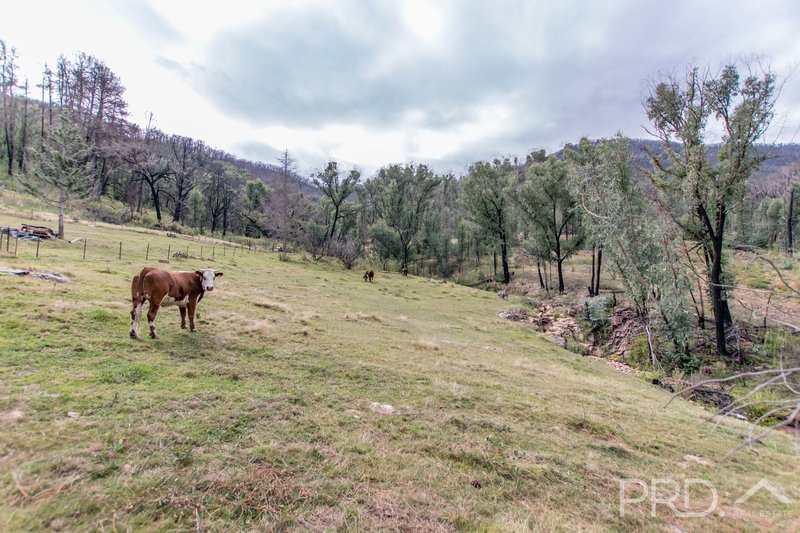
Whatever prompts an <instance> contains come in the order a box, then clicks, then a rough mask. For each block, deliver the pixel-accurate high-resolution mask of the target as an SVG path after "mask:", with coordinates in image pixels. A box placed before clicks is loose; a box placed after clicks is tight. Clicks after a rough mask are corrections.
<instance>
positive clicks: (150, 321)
mask: <svg viewBox="0 0 800 533" xmlns="http://www.w3.org/2000/svg"><path fill="white" fill-rule="evenodd" d="M158 301H159V300H156V299H155V298H150V309H148V311H147V325H149V326H150V338H151V339H157V338H158V335H156V315H157V314H158V309H159V308H160V307H161V304H158V303H156V302H158Z"/></svg>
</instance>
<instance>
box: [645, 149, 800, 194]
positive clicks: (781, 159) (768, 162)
mask: <svg viewBox="0 0 800 533" xmlns="http://www.w3.org/2000/svg"><path fill="white" fill-rule="evenodd" d="M675 148H676V149H679V147H678V146H677V145H676V146H675ZM718 149H719V145H714V144H712V145H709V147H708V157H709V158H710V159H711V160H713V161H716V158H717V151H718ZM631 151H632V155H633V161H634V165H635V166H636V167H637V168H647V169H649V168H651V166H652V165H651V163H650V159H649V156H648V152H652V153H654V154H660V153H661V142H660V141H655V140H646V139H631ZM759 153H760V154H762V155H764V156H765V157H766V159H765V160H764V161H763V162H762V163H761V165H760V166H759V167H758V169H757V170H756V172H755V173H754V174H753V176H752V177H751V178H750V184H751V187H753V189H754V191H755V192H757V193H759V194H760V195H763V194H764V193H766V194H767V195H771V196H780V195H781V194H783V191H784V190H785V187H786V176H785V175H786V174H787V173H789V172H791V171H792V170H795V169H797V168H798V167H800V144H796V143H795V144H775V145H761V146H759Z"/></svg>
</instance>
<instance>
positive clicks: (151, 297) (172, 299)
mask: <svg viewBox="0 0 800 533" xmlns="http://www.w3.org/2000/svg"><path fill="white" fill-rule="evenodd" d="M221 275H222V272H216V271H214V270H213V269H211V268H207V269H205V270H195V271H194V272H168V271H166V270H161V269H159V268H151V267H145V268H143V269H142V271H141V272H139V273H138V274H137V275H135V276H134V277H133V283H131V301H132V304H133V309H131V338H133V339H138V338H139V315H140V314H141V312H142V305H144V302H145V300H147V301H149V302H150V308H149V309H148V311H147V323H148V324H149V325H150V337H151V338H153V339H156V338H158V335H156V315H157V314H158V310H159V309H160V308H161V307H162V306H164V307H167V306H170V305H177V306H178V309H180V312H181V329H186V310H187V308H188V310H189V329H190V330H191V331H194V330H195V327H194V311H195V308H196V307H197V302H199V301H200V300H202V299H203V294H205V291H213V290H214V279H215V278H216V277H217V276H221Z"/></svg>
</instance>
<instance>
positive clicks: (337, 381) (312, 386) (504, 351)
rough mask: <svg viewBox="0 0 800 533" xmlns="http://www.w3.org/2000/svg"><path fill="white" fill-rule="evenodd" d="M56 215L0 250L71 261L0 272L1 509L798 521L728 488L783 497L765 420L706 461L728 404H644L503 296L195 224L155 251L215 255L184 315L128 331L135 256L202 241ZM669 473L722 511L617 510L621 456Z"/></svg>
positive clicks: (158, 525) (425, 518)
mask: <svg viewBox="0 0 800 533" xmlns="http://www.w3.org/2000/svg"><path fill="white" fill-rule="evenodd" d="M21 221H22V220H20V219H19V218H18V217H17V216H16V215H12V214H9V213H7V212H6V213H3V212H2V211H0V225H7V224H9V223H11V224H12V225H18V224H19V223H20V222H21ZM78 236H84V237H86V238H88V246H87V258H86V260H83V259H82V251H83V241H79V242H77V243H75V244H68V243H66V242H46V243H42V246H41V248H40V258H39V259H38V260H37V259H35V258H34V256H33V253H34V252H35V245H33V246H32V245H31V244H30V243H22V242H21V243H20V249H19V252H18V256H17V257H16V258H15V257H10V256H9V255H7V254H5V251H4V247H3V252H2V253H0V264H2V265H7V266H12V267H25V268H27V267H35V268H39V269H44V270H54V271H58V272H62V273H68V275H70V276H71V277H73V278H74V282H72V283H67V284H53V283H52V282H45V281H41V280H37V279H32V278H27V277H16V276H14V277H12V276H0V417H2V425H0V530H3V531H12V530H13V531H16V530H24V531H30V530H43V529H47V528H48V527H54V528H61V529H64V530H69V531H89V530H106V531H113V530H117V531H125V530H128V529H130V530H133V531H141V530H160V531H188V530H192V531H195V530H197V528H198V527H200V528H201V529H203V530H224V531H229V530H264V529H266V530H279V529H280V530H298V531H300V530H309V529H311V530H325V529H331V530H351V531H361V530H365V529H383V530H403V531H411V530H419V531H432V530H465V531H475V530H482V531H509V530H512V531H526V530H541V529H546V530H552V529H555V530H564V531H574V530H578V529H581V530H586V531H600V530H625V531H642V530H654V531H656V530H664V529H669V528H670V527H672V526H675V527H678V528H680V529H681V530H693V531H694V530H715V531H720V530H722V531H738V530H742V529H749V530H764V529H773V530H784V531H788V530H792V529H797V527H798V516H800V515H799V514H798V513H799V512H800V509H798V506H797V505H796V504H794V505H789V506H785V505H783V504H780V503H779V502H776V501H774V500H772V499H770V498H769V497H768V496H765V495H764V494H763V493H759V494H758V495H756V496H755V497H754V498H753V499H751V500H750V501H749V502H748V503H747V504H746V505H745V506H737V507H735V506H734V505H733V501H734V500H735V499H736V498H737V497H738V496H739V495H741V494H743V493H744V492H745V491H746V490H747V489H748V488H750V487H751V486H752V485H753V484H754V483H756V482H758V481H759V480H761V479H762V478H766V479H768V480H769V481H770V482H772V483H773V484H774V485H776V486H778V487H780V488H781V489H782V490H783V491H784V492H785V493H786V495H787V496H789V497H790V498H791V499H792V500H793V501H794V502H798V501H800V487H799V486H798V484H797V483H796V480H797V474H798V470H797V465H798V461H797V456H796V455H795V450H794V448H793V446H792V443H791V441H790V439H789V437H788V436H787V435H784V434H778V435H775V436H774V437H773V438H770V439H768V440H767V441H766V442H764V444H763V445H761V446H759V447H758V448H757V449H756V452H757V453H753V452H750V451H742V452H739V453H738V454H736V455H734V456H733V457H732V458H731V459H729V460H727V461H723V456H724V455H725V454H726V453H727V452H728V451H730V450H731V449H733V448H735V447H737V446H738V445H739V444H740V443H741V442H742V441H741V435H742V434H743V433H744V432H745V430H746V426H745V425H744V424H741V423H738V422H735V421H730V422H726V423H724V424H722V426H721V427H720V428H719V429H718V430H717V431H716V432H714V433H711V434H709V429H710V426H709V425H708V424H705V423H704V422H703V421H704V419H705V418H706V417H707V416H708V415H709V413H708V412H707V411H705V410H703V409H701V408H700V407H697V406H695V405H692V404H689V403H687V402H684V401H682V400H681V401H678V402H677V403H673V405H671V406H670V407H669V408H667V409H664V408H663V406H664V404H665V403H666V401H667V400H668V398H669V396H668V394H667V393H666V392H665V391H663V390H660V389H657V388H655V387H652V386H650V385H648V384H647V383H645V382H643V381H641V380H638V379H636V378H633V377H630V376H627V375H623V374H620V373H616V372H615V371H614V370H612V369H610V368H608V367H607V366H606V365H604V364H603V363H602V362H597V361H593V360H589V359H586V358H582V357H580V356H579V355H576V354H573V353H570V352H567V351H564V350H561V349H559V348H557V347H556V346H554V345H553V344H551V343H550V342H548V341H546V340H544V339H543V338H542V337H541V336H539V335H537V334H536V333H534V332H533V331H532V330H531V329H528V328H525V327H521V326H519V325H515V324H511V323H508V322H505V321H503V320H501V319H500V318H498V317H497V312H498V311H499V310H501V309H502V308H504V307H510V306H512V305H517V304H518V302H503V301H501V300H499V299H498V298H497V297H496V295H495V294H494V293H492V292H486V291H478V290H473V289H469V288H465V287H460V286H454V285H452V284H447V285H442V284H440V283H431V282H430V281H429V280H428V279H427V278H421V277H413V276H409V277H408V278H404V277H402V276H400V275H399V274H394V273H384V272H377V275H376V278H375V282H374V283H372V284H370V283H365V282H364V281H363V280H362V279H361V276H360V274H361V272H360V271H359V270H354V271H352V272H348V271H344V270H341V269H340V268H339V267H338V266H336V265H334V264H329V263H327V262H311V261H304V260H302V258H300V257H298V256H292V257H291V260H290V261H288V262H281V261H279V260H278V256H277V254H264V253H247V252H246V251H245V252H244V253H243V252H242V251H241V250H237V252H236V255H235V257H234V256H233V250H232V249H231V248H228V249H226V250H225V252H224V255H223V253H222V251H221V247H220V245H219V244H217V245H215V246H216V247H215V249H214V261H213V262H210V261H207V260H201V259H188V260H181V259H172V261H171V263H170V265H169V268H171V269H174V270H190V269H192V270H193V269H195V268H201V267H205V266H208V265H211V266H213V267H214V268H217V269H219V270H222V271H223V272H224V274H225V275H224V276H223V277H222V278H218V280H217V290H215V291H214V292H213V293H210V294H207V295H206V297H205V298H204V299H203V301H202V302H201V303H200V304H199V306H198V311H199V315H200V318H199V320H198V321H197V322H198V323H197V327H198V331H197V332H196V333H194V334H192V333H189V332H188V331H185V330H181V329H180V327H179V324H180V322H179V314H178V311H177V310H175V309H174V308H169V309H165V310H163V311H162V312H161V313H160V314H159V317H158V328H159V335H160V338H159V339H158V340H156V341H152V340H149V339H148V340H142V341H133V340H131V339H130V338H129V337H128V329H129V323H130V318H129V311H130V304H129V298H130V280H131V277H132V276H133V274H134V273H136V272H137V271H138V270H139V269H140V268H141V267H143V266H144V265H146V264H151V265H156V266H163V265H160V264H159V263H157V260H158V259H160V258H164V257H166V255H167V254H166V252H167V249H168V247H170V249H171V250H173V251H174V250H178V249H183V250H185V248H186V246H187V245H189V246H190V255H194V256H199V247H200V246H201V245H202V246H203V247H204V252H203V256H204V257H210V255H211V248H210V247H211V246H212V244H211V243H210V242H208V241H189V240H184V239H174V238H167V237H165V236H163V235H159V234H157V233H156V232H146V231H144V230H141V229H137V228H125V229H119V228H114V227H110V226H104V225H97V226H95V227H92V226H90V225H85V224H73V223H70V224H68V226H67V238H70V239H71V238H75V237H78ZM120 241H122V242H123V257H122V259H121V260H119V259H118V253H119V242H120ZM148 244H149V245H150V260H149V261H147V262H145V259H144V257H145V253H146V248H147V245H148ZM12 246H13V242H12ZM145 331H146V324H143V327H142V332H145ZM373 402H378V403H387V404H391V405H393V406H394V407H395V408H397V409H398V412H397V413H396V414H394V415H382V414H378V413H376V412H373V411H372V410H371V409H370V404H371V403H373ZM689 454H691V455H696V456H700V457H702V458H704V459H705V460H706V461H708V462H709V465H705V464H702V463H699V462H693V461H687V459H686V456H687V455H689ZM667 477H672V478H675V479H676V480H678V482H679V483H682V482H683V479H685V478H702V479H705V480H708V481H709V482H710V483H712V484H713V485H714V486H715V488H716V489H717V491H718V493H719V498H720V507H719V509H720V510H723V511H725V513H724V514H725V516H720V515H719V514H714V515H712V516H710V517H708V518H705V519H680V518H676V517H674V516H673V515H672V513H671V512H669V510H668V509H667V508H666V507H664V506H659V507H658V509H657V514H656V516H655V517H651V516H650V506H649V505H648V504H647V503H642V504H638V505H632V506H629V508H628V512H627V513H626V516H625V517H624V518H621V517H620V516H619V512H618V509H619V506H618V497H619V481H618V480H619V479H621V478H639V479H643V480H646V482H649V481H650V480H651V479H652V478H667ZM474 482H477V483H474ZM476 484H477V485H479V486H480V488H477V487H476V486H474V485H476ZM706 499H707V498H706ZM695 503H696V504H697V506H699V507H705V504H706V503H707V501H706V500H703V499H702V497H701V499H700V500H698V501H696V502H695ZM198 524H199V526H198Z"/></svg>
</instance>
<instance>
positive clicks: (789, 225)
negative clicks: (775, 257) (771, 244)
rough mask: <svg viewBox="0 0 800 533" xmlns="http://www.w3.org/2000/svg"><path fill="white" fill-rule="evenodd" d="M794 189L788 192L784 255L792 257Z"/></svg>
mask: <svg viewBox="0 0 800 533" xmlns="http://www.w3.org/2000/svg"><path fill="white" fill-rule="evenodd" d="M793 211H794V187H791V189H790V190H789V205H788V206H787V208H786V253H787V254H789V255H792V254H793V253H794V232H793V229H794V228H793V226H794V224H793V222H794V220H792V219H793V218H794V213H793Z"/></svg>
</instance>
